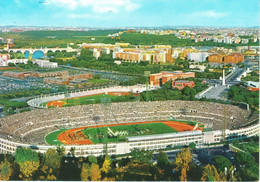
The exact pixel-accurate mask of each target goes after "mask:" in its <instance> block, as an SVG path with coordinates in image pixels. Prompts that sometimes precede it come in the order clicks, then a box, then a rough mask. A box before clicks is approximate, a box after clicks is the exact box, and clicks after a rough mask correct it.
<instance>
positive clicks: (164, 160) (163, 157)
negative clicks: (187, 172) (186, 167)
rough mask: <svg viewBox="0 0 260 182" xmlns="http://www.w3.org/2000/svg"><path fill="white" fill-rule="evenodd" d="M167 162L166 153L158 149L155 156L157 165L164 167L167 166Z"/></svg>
mask: <svg viewBox="0 0 260 182" xmlns="http://www.w3.org/2000/svg"><path fill="white" fill-rule="evenodd" d="M168 164H169V159H168V155H167V154H166V153H164V152H162V151H160V152H159V155H158V157H157V166H158V167H159V168H164V167H165V166H168Z"/></svg>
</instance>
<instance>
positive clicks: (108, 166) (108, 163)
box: [101, 155, 111, 174]
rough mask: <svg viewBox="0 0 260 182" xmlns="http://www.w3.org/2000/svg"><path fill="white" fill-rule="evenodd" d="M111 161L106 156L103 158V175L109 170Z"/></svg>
mask: <svg viewBox="0 0 260 182" xmlns="http://www.w3.org/2000/svg"><path fill="white" fill-rule="evenodd" d="M110 165H111V159H110V157H109V156H108V155H106V157H105V161H104V163H103V165H102V168H101V171H103V172H104V173H106V174H107V173H108V172H109V171H110V170H111V166H110Z"/></svg>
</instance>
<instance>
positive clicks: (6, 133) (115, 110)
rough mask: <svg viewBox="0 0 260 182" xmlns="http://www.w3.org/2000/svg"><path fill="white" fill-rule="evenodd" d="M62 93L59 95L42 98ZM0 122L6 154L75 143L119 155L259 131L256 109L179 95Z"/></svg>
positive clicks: (79, 151) (79, 152)
mask: <svg viewBox="0 0 260 182" xmlns="http://www.w3.org/2000/svg"><path fill="white" fill-rule="evenodd" d="M92 91H93V92H95V91H94V90H92ZM110 91H111V90H110ZM126 91H127V90H126ZM54 98H56V99H54ZM57 98H58V99H57ZM62 98H63V96H61V95H56V96H50V97H44V98H43V97H41V98H40V99H39V98H38V101H39V100H40V101H41V102H40V103H43V102H49V101H53V100H59V99H62ZM36 101H37V99H34V100H32V101H31V104H32V103H34V104H35V103H36ZM36 105H38V106H39V107H42V106H40V105H41V104H36ZM0 124H1V127H0V135H1V137H0V152H1V153H14V152H15V150H16V148H17V147H30V148H32V149H34V150H36V151H38V152H42V153H43V152H46V150H48V149H49V148H56V147H57V146H60V145H63V146H64V148H65V150H66V151H67V152H69V151H70V149H71V148H72V147H74V148H75V155H76V156H89V155H95V156H98V155H104V154H106V152H107V153H108V154H109V155H119V154H126V153H129V152H131V150H133V149H135V148H137V149H144V150H158V149H171V148H174V147H178V146H186V145H189V144H190V143H195V144H196V145H197V146H199V145H204V144H213V143H219V142H221V141H223V140H226V141H230V140H236V139H240V138H246V137H250V136H254V135H258V133H259V129H258V128H259V123H258V114H255V113H251V111H248V110H244V109H241V108H239V107H238V106H234V105H228V104H219V103H213V102H201V101H179V100H174V101H151V102H140V101H135V102H119V103H110V104H88V105H78V106H72V107H60V108H49V109H47V108H43V107H42V109H34V110H32V111H29V112H24V113H19V114H14V115H11V116H7V117H4V118H1V119H0Z"/></svg>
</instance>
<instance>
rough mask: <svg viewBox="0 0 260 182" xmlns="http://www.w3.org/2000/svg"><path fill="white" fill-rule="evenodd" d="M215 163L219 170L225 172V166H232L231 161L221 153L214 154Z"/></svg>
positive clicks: (228, 167)
mask: <svg viewBox="0 0 260 182" xmlns="http://www.w3.org/2000/svg"><path fill="white" fill-rule="evenodd" d="M214 163H215V166H216V168H217V170H218V172H221V171H222V172H224V170H225V167H226V168H227V170H229V169H230V167H231V166H232V163H231V161H230V160H229V159H227V158H226V157H223V156H221V155H216V156H214Z"/></svg>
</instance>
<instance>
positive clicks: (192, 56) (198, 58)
mask: <svg viewBox="0 0 260 182" xmlns="http://www.w3.org/2000/svg"><path fill="white" fill-rule="evenodd" d="M209 55H211V53H208V52H190V53H189V54H188V56H187V59H188V60H191V61H195V62H204V61H206V59H207V57H208V56H209Z"/></svg>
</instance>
